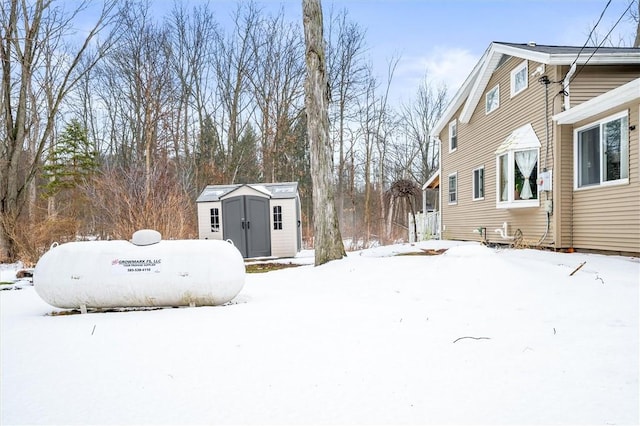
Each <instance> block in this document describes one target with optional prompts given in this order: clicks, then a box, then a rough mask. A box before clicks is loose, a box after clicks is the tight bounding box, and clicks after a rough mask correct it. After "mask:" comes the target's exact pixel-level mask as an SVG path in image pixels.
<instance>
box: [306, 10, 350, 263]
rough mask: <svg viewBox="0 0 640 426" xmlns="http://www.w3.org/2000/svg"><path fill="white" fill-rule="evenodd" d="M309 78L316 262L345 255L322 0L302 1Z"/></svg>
mask: <svg viewBox="0 0 640 426" xmlns="http://www.w3.org/2000/svg"><path fill="white" fill-rule="evenodd" d="M302 17H303V21H302V22H303V25H304V39H305V46H306V52H305V59H306V64H307V78H306V80H305V87H304V88H305V106H306V112H307V132H308V136H309V143H310V146H311V176H312V179H313V220H314V238H315V241H314V249H315V265H316V266H318V265H322V264H324V263H327V262H329V261H331V260H336V259H341V258H343V257H344V256H346V253H345V251H344V245H343V243H342V237H341V236H340V226H339V223H338V216H337V214H336V208H335V203H334V193H333V182H332V179H331V172H332V170H331V169H332V165H331V163H332V161H331V145H330V143H329V116H328V102H329V98H328V96H329V93H328V84H327V68H326V66H327V62H326V57H325V46H324V36H323V28H322V25H323V22H322V6H321V5H320V0H302Z"/></svg>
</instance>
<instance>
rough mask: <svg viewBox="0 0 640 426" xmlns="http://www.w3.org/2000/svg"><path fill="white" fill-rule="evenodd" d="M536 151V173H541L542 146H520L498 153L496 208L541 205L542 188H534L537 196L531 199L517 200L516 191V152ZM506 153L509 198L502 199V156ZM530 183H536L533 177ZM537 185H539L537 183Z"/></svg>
mask: <svg viewBox="0 0 640 426" xmlns="http://www.w3.org/2000/svg"><path fill="white" fill-rule="evenodd" d="M534 150H535V151H536V155H537V158H538V160H537V162H536V168H537V171H536V173H537V174H539V173H540V148H520V149H512V150H509V151H506V152H504V153H502V154H500V155H496V208H498V209H512V208H526V207H540V190H539V188H537V189H535V190H534V189H532V192H533V193H534V194H535V195H536V198H533V199H529V200H516V199H515V196H514V193H515V190H516V188H515V179H514V175H515V168H516V167H517V165H516V159H515V156H516V152H520V151H534ZM504 155H506V156H507V174H508V175H509V179H508V181H507V200H506V201H502V200H501V196H500V195H501V194H500V182H501V179H502V175H501V168H500V157H502V156H504ZM529 184H530V185H532V186H533V185H536V181H535V179H533V178H531V179H530V180H529ZM536 186H537V185H536Z"/></svg>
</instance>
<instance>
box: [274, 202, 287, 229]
mask: <svg viewBox="0 0 640 426" xmlns="http://www.w3.org/2000/svg"><path fill="white" fill-rule="evenodd" d="M283 226H284V222H283V220H282V206H281V205H277V206H273V230H274V231H281V230H282V228H283Z"/></svg>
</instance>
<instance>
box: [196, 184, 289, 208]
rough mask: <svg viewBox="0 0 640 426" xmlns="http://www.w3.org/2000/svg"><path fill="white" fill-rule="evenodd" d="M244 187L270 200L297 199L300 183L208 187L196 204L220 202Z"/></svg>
mask: <svg viewBox="0 0 640 426" xmlns="http://www.w3.org/2000/svg"><path fill="white" fill-rule="evenodd" d="M243 186H248V187H250V188H252V189H254V190H256V191H259V192H262V193H264V194H266V195H267V196H269V198H282V199H284V198H295V197H296V196H297V195H298V182H279V183H251V184H235V185H207V186H206V187H205V188H204V189H203V190H202V192H201V193H200V195H199V196H198V198H197V199H196V203H202V202H208V201H219V200H220V199H221V198H223V197H224V196H225V195H227V194H229V193H231V192H233V191H235V190H236V189H238V188H241V187H243Z"/></svg>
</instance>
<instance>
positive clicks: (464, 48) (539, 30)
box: [160, 0, 638, 101]
mask: <svg viewBox="0 0 640 426" xmlns="http://www.w3.org/2000/svg"><path fill="white" fill-rule="evenodd" d="M160 1H162V0H160ZM197 1H205V0H197ZM607 2H608V0H343V1H339V0H334V1H328V0H323V1H322V6H323V9H324V14H325V18H326V17H327V16H328V15H329V9H330V8H331V7H334V8H336V9H343V8H346V9H347V10H348V16H349V17H350V18H351V19H352V20H353V21H355V22H357V23H359V24H360V25H361V27H362V28H364V29H365V30H366V42H367V45H368V47H369V52H368V53H369V56H370V58H371V61H372V63H373V65H374V69H375V70H376V72H377V73H378V75H379V77H380V80H381V81H385V80H386V71H387V68H388V63H389V60H390V59H391V58H392V57H394V56H400V61H399V63H398V66H397V68H396V72H395V76H394V81H395V84H394V85H393V97H394V99H395V100H396V101H399V100H404V101H408V100H409V99H410V98H411V96H412V95H413V94H415V92H416V89H417V87H418V85H419V83H420V81H422V79H423V77H424V75H425V73H426V74H428V75H429V79H430V80H431V81H434V82H444V83H446V84H447V85H448V87H449V91H450V94H453V93H455V91H456V90H457V89H458V87H459V86H460V85H461V84H462V82H463V81H464V79H465V78H466V76H467V75H468V74H469V72H470V71H471V69H472V68H473V66H474V65H475V64H476V63H477V61H478V60H479V59H480V57H481V56H482V54H483V53H484V51H485V50H486V49H487V47H488V46H489V44H490V43H491V42H492V41H504V42H513V43H527V42H529V41H535V42H536V43H538V44H551V45H576V46H582V45H583V44H584V43H585V41H586V40H587V37H588V35H589V31H590V30H591V29H592V28H593V27H594V25H595V24H596V22H597V21H598V19H599V17H600V15H601V13H602V12H603V10H604V9H605V6H607ZM631 2H632V0H611V2H610V4H609V6H608V8H607V9H606V12H605V13H604V16H603V17H602V20H601V22H600V24H599V25H598V27H597V30H596V32H597V33H598V34H599V35H600V37H599V38H600V39H602V38H603V37H604V36H605V35H606V34H607V33H608V32H609V30H611V28H612V27H613V26H614V25H615V23H616V21H617V20H618V19H619V18H620V16H621V15H622V14H623V12H624V11H625V10H626V9H627V7H628V6H629V4H630V3H631ZM167 3H170V2H168V1H167ZM258 3H259V4H261V5H264V6H265V7H266V8H267V9H273V10H277V9H278V8H279V7H281V6H283V7H284V8H285V12H286V14H287V16H288V17H290V19H301V13H302V12H301V9H302V7H301V4H302V1H301V0H284V1H283V0H263V1H258ZM210 5H211V6H212V8H213V10H216V11H217V12H216V14H217V15H218V17H219V19H220V21H221V22H224V21H223V20H224V18H225V17H226V16H228V15H229V13H230V12H231V11H232V10H233V9H235V6H236V5H237V2H236V1H235V0H233V1H232V0H210ZM634 9H635V12H636V13H637V10H638V9H637V5H635V6H632V10H634ZM613 34H615V36H614V40H615V41H616V43H617V41H618V40H619V37H620V36H624V40H625V43H626V45H630V43H631V42H632V40H633V36H634V35H635V23H634V22H632V20H631V17H630V15H629V13H627V16H625V17H624V18H623V19H622V20H621V21H620V23H619V24H618V26H617V27H616V28H615V30H614V33H613Z"/></svg>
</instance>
